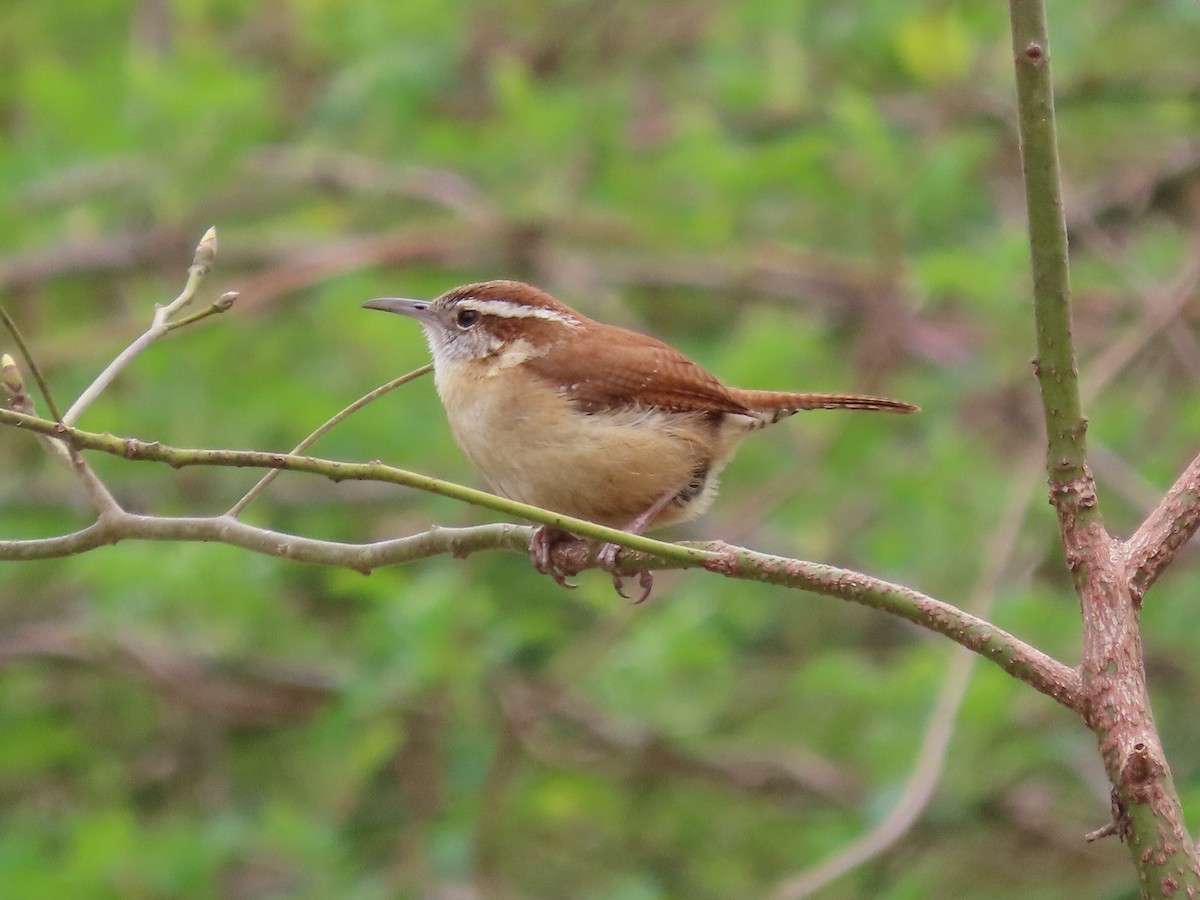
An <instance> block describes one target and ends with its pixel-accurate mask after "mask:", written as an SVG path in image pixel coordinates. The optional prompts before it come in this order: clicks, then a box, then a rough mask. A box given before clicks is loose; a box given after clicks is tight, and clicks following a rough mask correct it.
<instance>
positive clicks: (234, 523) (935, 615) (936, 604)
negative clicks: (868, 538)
mask: <svg viewBox="0 0 1200 900" xmlns="http://www.w3.org/2000/svg"><path fill="white" fill-rule="evenodd" d="M0 424H8V425H17V426H20V427H23V428H26V429H28V430H30V431H33V432H35V433H38V434H46V435H50V436H53V437H55V438H58V439H59V440H62V441H65V442H67V443H69V444H71V445H72V446H74V447H76V448H77V449H81V450H82V449H88V450H101V451H104V452H106V453H111V454H113V455H115V456H123V457H125V458H127V459H134V460H147V461H157V462H165V463H167V464H169V465H171V466H174V467H183V466H235V467H246V468H266V469H289V470H292V471H297V472H308V473H310V474H316V475H323V476H325V477H327V478H330V479H333V480H334V481H344V480H351V479H353V480H364V481H382V482H386V483H390V484H399V485H403V486H406V487H412V488H416V489H418V490H422V491H426V492H429V493H433V494H438V495H441V496H444V497H450V498H452V499H455V500H461V501H463V502H465V503H471V504H473V505H475V506H482V507H484V508H485V509H492V510H496V511H498V512H502V513H506V514H508V515H513V516H518V517H520V518H523V519H527V520H529V521H533V522H539V523H541V524H543V525H550V526H552V527H555V528H559V529H561V530H563V531H567V532H569V533H571V534H576V535H579V536H580V537H584V538H588V539H591V540H597V541H610V542H612V543H614V544H617V545H619V546H622V547H626V548H628V549H630V550H635V551H639V553H640V554H642V555H641V556H640V557H639V556H632V557H631V559H629V560H628V561H627V562H625V563H624V565H625V566H627V567H632V568H638V567H641V568H646V567H650V568H664V567H672V568H681V567H682V568H688V567H700V566H702V567H704V568H706V569H710V570H711V571H715V572H719V573H721V574H723V575H726V576H728V577H732V578H742V579H747V580H754V581H764V582H769V583H772V584H779V585H783V586H785V587H791V588H798V589H801V590H806V591H812V592H814V593H818V594H824V595H826V596H830V597H838V598H841V599H845V600H853V601H854V602H856V603H862V604H864V605H866V606H870V607H873V608H875V609H881V610H884V611H886V612H890V613H892V614H893V615H897V616H900V617H902V618H905V619H907V620H909V621H910V622H914V623H915V624H918V625H921V626H922V627H924V628H927V629H929V630H931V631H937V632H939V633H941V634H944V635H946V636H947V637H949V638H951V639H952V640H954V641H955V642H957V643H959V644H962V645H963V646H964V647H967V648H968V649H970V650H973V651H974V652H976V653H979V654H980V655H982V656H984V657H986V658H987V659H990V660H992V661H993V662H995V663H996V664H997V665H999V666H1000V667H1001V668H1003V669H1004V670H1005V671H1007V672H1009V673H1010V674H1012V675H1014V676H1015V677H1017V678H1019V679H1021V680H1022V681H1025V682H1026V683H1027V684H1030V685H1032V686H1033V687H1034V688H1036V689H1037V690H1039V691H1041V692H1042V693H1044V694H1046V695H1047V696H1049V697H1051V698H1053V699H1054V700H1057V701H1058V702H1059V703H1061V704H1063V705H1064V706H1066V707H1068V708H1069V709H1072V710H1075V711H1076V712H1081V711H1082V706H1081V701H1080V693H1079V679H1078V673H1076V672H1075V671H1074V670H1073V669H1071V668H1069V667H1067V666H1066V665H1064V664H1063V663H1061V662H1058V661H1057V660H1055V659H1052V658H1051V657H1049V656H1047V655H1046V654H1044V653H1042V652H1041V651H1039V650H1036V649H1034V648H1033V647H1031V646H1029V645H1028V644H1026V643H1025V642H1023V641H1021V640H1019V639H1018V638H1016V637H1014V636H1013V635H1011V634H1009V633H1008V632H1006V631H1004V630H1002V629H1000V628H997V627H996V626H994V625H992V624H991V623H989V622H986V621H984V620H983V619H980V618H978V617H976V616H972V615H970V614H969V613H965V612H963V611H962V610H960V609H957V608H956V607H954V606H952V605H951V604H949V603H945V602H943V601H940V600H935V599H934V598H932V597H928V596H926V595H925V594H922V593H920V592H919V591H914V590H911V589H910V588H905V587H902V586H900V585H896V584H891V583H889V582H886V581H882V580H880V579H878V578H872V577H870V576H868V575H863V574H861V573H858V572H851V571H848V570H845V569H838V568H836V567H834V566H826V565H820V564H817V563H809V562H804V561H801V560H795V559H787V558H784V557H777V556H769V555H767V554H762V553H755V552H753V551H750V550H746V549H743V548H740V547H733V546H730V545H728V544H721V543H716V544H708V545H704V546H694V545H687V544H671V543H667V542H665V541H658V540H654V539H652V538H647V537H645V536H642V535H634V534H629V533H626V532H623V531H618V530H617V529H615V528H607V527H605V526H602V525H597V524H595V523H593V522H586V521H584V520H582V519H573V518H571V517H570V516H563V515H560V514H558V513H554V512H551V511H549V510H544V509H539V508H537V507H535V506H529V505H527V504H524V503H517V502H515V501H512V500H507V499H505V498H503V497H497V496H496V495H494V494H489V493H487V492H485V491H479V490H474V489H473V488H468V487H464V486H462V485H457V484H452V483H450V482H446V481H441V480H439V479H437V478H431V477H430V476H428V475H420V474H418V473H416V472H409V471H406V470H404V469H397V468H395V467H393V466H386V465H384V464H383V463H380V462H371V463H345V462H339V461H336V460H326V459H318V458H315V457H309V456H292V455H289V454H286V453H268V452H263V451H254V450H188V449H178V448H174V447H167V446H165V445H163V444H159V443H157V442H154V443H146V442H144V441H139V440H135V439H133V438H119V437H115V436H113V435H111V434H96V433H94V432H88V431H82V430H80V429H78V428H71V427H68V426H65V425H60V424H58V423H57V422H51V421H48V420H46V419H39V418H37V417H36V416H27V415H22V414H20V413H16V412H12V411H9V410H2V409H0ZM163 523H170V524H163ZM442 531H444V530H442ZM437 534H438V531H434V532H430V533H427V534H426V535H423V536H417V537H415V538H402V539H400V540H401V541H414V542H417V543H418V544H419V542H420V541H433V542H436V541H437V540H439V538H438V537H437ZM126 537H140V538H143V539H148V540H181V539H187V540H216V541H223V542H227V543H236V544H238V545H239V546H245V547H247V548H248V549H252V550H256V551H258V552H262V553H269V554H272V555H275V556H284V557H288V558H292V559H305V560H306V561H309V562H318V563H323V564H326V565H338V566H344V567H346V568H350V569H355V570H358V571H363V572H368V571H370V570H371V569H372V568H375V567H376V566H378V565H382V564H384V563H383V562H382V561H381V560H380V557H379V554H380V553H382V552H383V551H382V550H381V549H380V545H347V544H337V543H333V542H325V541H314V540H312V539H309V538H292V537H291V536H287V539H281V538H283V537H284V536H281V535H279V534H277V533H273V532H268V531H266V530H264V529H256V528H254V527H252V526H249V525H246V524H244V523H242V522H239V521H238V520H236V519H233V518H232V517H230V516H218V517H216V518H210V519H165V520H164V519H158V518H155V517H151V516H135V515H133V514H131V513H116V514H113V515H109V516H106V517H104V518H102V520H101V521H99V522H97V523H95V524H94V525H92V526H90V527H89V528H86V529H84V530H82V531H79V532H75V533H74V534H72V535H67V536H64V537H61V538H50V539H46V540H42V541H6V542H0V559H33V558H47V557H50V556H59V555H64V554H66V553H68V552H80V551H81V550H84V549H90V548H91V547H95V546H101V545H103V544H111V543H115V542H116V541H118V540H121V539H123V538H126ZM503 537H504V539H505V540H506V541H509V542H511V541H512V534H511V533H504V534H503ZM497 539H498V538H497ZM525 546H526V547H527V546H528V544H527V543H526V544H525ZM412 549H413V548H412V546H411V545H408V546H404V545H399V546H398V545H396V544H391V545H390V546H389V547H388V551H389V552H393V553H395V552H400V553H404V552H410V551H412ZM448 549H450V550H451V552H455V553H459V554H461V553H463V552H469V551H467V550H465V549H464V548H463V547H462V546H458V547H449V548H448ZM480 549H482V548H480ZM425 555H428V554H425ZM592 555H593V553H592V550H591V548H588V547H586V546H583V545H580V544H578V543H577V544H574V545H568V547H567V548H565V549H564V550H563V551H560V552H559V554H558V557H557V561H558V562H559V563H561V566H562V568H563V570H564V571H566V572H568V573H573V572H578V571H581V570H583V569H584V568H587V567H589V566H591V565H594V561H593V560H592Z"/></svg>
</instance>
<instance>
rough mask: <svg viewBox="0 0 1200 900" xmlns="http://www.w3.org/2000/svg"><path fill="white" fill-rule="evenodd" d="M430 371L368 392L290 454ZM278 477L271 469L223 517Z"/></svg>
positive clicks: (423, 369)
mask: <svg viewBox="0 0 1200 900" xmlns="http://www.w3.org/2000/svg"><path fill="white" fill-rule="evenodd" d="M432 371H433V363H426V364H425V365H423V366H421V367H420V368H418V369H413V370H412V371H411V372H409V373H408V374H407V375H401V376H400V377H399V378H396V379H393V380H392V381H389V382H388V383H387V384H381V385H380V386H379V387H377V388H375V390H373V391H368V392H367V393H366V394H363V395H362V396H361V397H359V398H358V399H357V400H355V401H354V402H353V403H351V404H350V405H349V406H347V407H346V408H345V409H343V410H342V411H341V412H339V413H337V415H335V416H332V417H331V418H329V419H327V420H325V422H323V423H322V424H321V425H320V426H319V427H318V428H317V429H316V430H315V431H313V433H312V434H310V435H309V436H308V437H306V438H305V439H304V440H302V441H301V442H300V443H298V444H297V445H296V446H295V447H293V448H292V454H293V455H295V454H297V453H303V452H304V451H305V450H307V449H308V448H309V447H311V446H312V445H313V444H315V443H316V442H317V441H318V440H319V439H320V438H321V437H322V436H324V435H325V434H328V433H329V431H330V430H331V429H332V428H334V427H336V426H337V425H338V424H339V423H341V422H343V421H345V420H346V418H347V417H349V416H351V415H353V414H354V413H356V412H358V411H359V410H360V409H362V408H363V407H364V406H366V405H367V404H368V403H370V402H372V401H373V400H378V399H379V398H380V397H382V396H383V395H384V394H386V393H388V392H389V391H392V390H395V389H396V388H398V387H400V386H401V385H404V384H408V383H409V382H410V381H413V380H414V379H417V378H420V377H421V376H422V375H428V374H429V373H430V372H432ZM278 476H279V470H278V469H273V470H272V471H270V472H268V473H267V474H266V475H264V476H263V477H262V478H260V479H259V481H258V483H257V484H255V485H254V487H252V488H250V490H248V491H247V492H246V495H245V496H244V497H242V499H241V500H239V501H238V502H237V503H235V504H234V505H233V506H232V507H231V508H230V510H229V512H227V513H226V514H225V515H227V516H231V517H232V518H235V519H236V518H237V517H238V516H240V515H241V514H242V511H243V510H245V508H246V507H247V506H249V505H250V503H251V502H252V501H253V500H254V498H255V497H257V496H258V495H259V494H261V493H262V492H263V491H264V490H266V487H267V485H269V484H270V483H271V482H272V481H274V480H275V479H276V478H277V477H278Z"/></svg>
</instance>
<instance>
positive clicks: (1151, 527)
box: [1125, 456, 1200, 602]
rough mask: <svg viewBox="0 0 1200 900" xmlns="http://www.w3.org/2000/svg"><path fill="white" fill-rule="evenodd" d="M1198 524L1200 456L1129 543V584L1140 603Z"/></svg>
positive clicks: (1126, 548) (1199, 523)
mask: <svg viewBox="0 0 1200 900" xmlns="http://www.w3.org/2000/svg"><path fill="white" fill-rule="evenodd" d="M1197 527H1200V456H1197V457H1196V458H1195V459H1193V460H1192V462H1191V464H1190V465H1188V467H1187V468H1186V469H1184V470H1183V474H1182V475H1180V476H1179V478H1178V480H1176V482H1175V484H1174V485H1173V486H1172V487H1171V490H1170V491H1169V492H1168V493H1167V496H1166V497H1164V498H1163V500H1162V502H1161V503H1160V504H1159V505H1158V506H1157V507H1156V508H1155V510H1154V511H1153V512H1152V513H1150V515H1149V516H1147V517H1146V521H1144V522H1143V523H1142V524H1141V526H1140V527H1139V528H1138V530H1137V531H1136V532H1134V534H1133V536H1132V537H1131V538H1130V539H1129V540H1128V541H1126V543H1125V552H1126V554H1127V555H1128V559H1129V562H1128V571H1129V584H1130V588H1131V590H1132V591H1133V594H1134V597H1135V599H1136V600H1137V601H1138V602H1141V598H1142V597H1143V596H1144V595H1145V593H1146V591H1147V590H1148V589H1149V587H1150V585H1152V584H1154V581H1155V579H1157V578H1158V576H1159V573H1160V572H1162V570H1163V569H1164V568H1166V567H1167V566H1168V565H1170V563H1171V560H1173V559H1174V558H1175V554H1176V553H1178V552H1179V548H1180V547H1182V546H1183V545H1184V544H1186V543H1187V542H1188V540H1189V539H1190V538H1191V537H1192V535H1193V534H1195V533H1196V529H1197Z"/></svg>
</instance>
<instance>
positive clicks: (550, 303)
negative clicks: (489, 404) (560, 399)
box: [363, 281, 585, 366]
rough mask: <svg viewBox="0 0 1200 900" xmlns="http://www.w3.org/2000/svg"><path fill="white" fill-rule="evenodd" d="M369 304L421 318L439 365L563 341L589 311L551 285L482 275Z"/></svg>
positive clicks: (365, 305)
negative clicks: (430, 293) (426, 294)
mask: <svg viewBox="0 0 1200 900" xmlns="http://www.w3.org/2000/svg"><path fill="white" fill-rule="evenodd" d="M363 307H364V308H365V309H381V310H383V311H385V312H394V313H399V314H401V315H405V316H411V317H412V318H414V319H416V320H417V321H418V322H420V323H421V327H422V328H423V329H424V330H425V338H426V340H427V341H428V342H429V349H430V350H431V351H432V353H433V358H434V363H435V364H436V365H439V366H440V365H445V364H448V363H453V362H457V361H465V360H470V359H484V358H487V357H491V356H495V355H497V354H499V353H503V352H504V351H505V350H506V349H509V348H523V349H524V350H525V353H526V354H527V353H528V352H529V351H530V350H535V349H536V348H537V347H539V346H540V345H543V344H545V343H549V342H553V341H557V340H559V339H561V336H562V335H563V334H564V329H568V330H573V329H575V328H577V327H578V326H580V325H581V324H582V323H583V322H584V321H585V319H584V317H583V316H581V315H580V314H579V313H577V312H575V311H574V310H573V309H571V308H570V307H569V306H567V305H565V304H563V303H559V302H558V301H557V300H555V299H554V298H553V297H551V296H550V295H549V294H547V293H546V292H545V291H541V290H538V289H537V288H535V287H532V286H530V285H528V284H525V283H523V282H520V281H482V282H479V283H477V284H464V285H462V286H461V287H456V288H454V289H453V290H449V291H447V292H446V293H444V294H442V296H440V297H438V298H437V299H436V300H410V299H406V298H403V297H380V298H378V299H376V300H369V301H367V302H366V303H364V304H363Z"/></svg>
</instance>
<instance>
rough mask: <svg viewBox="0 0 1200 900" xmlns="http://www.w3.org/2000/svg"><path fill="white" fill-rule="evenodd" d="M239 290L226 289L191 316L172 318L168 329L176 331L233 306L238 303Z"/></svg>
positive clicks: (168, 323)
mask: <svg viewBox="0 0 1200 900" xmlns="http://www.w3.org/2000/svg"><path fill="white" fill-rule="evenodd" d="M237 299H238V292H237V291H226V292H225V293H224V294H222V295H221V296H220V297H218V298H217V299H216V300H214V301H213V302H212V303H210V304H209V305H208V306H206V307H204V309H202V310H200V311H198V312H194V313H192V314H191V315H190V316H184V317H183V318H182V319H172V320H171V321H169V322H167V331H174V330H175V329H177V328H183V327H184V326H185V325H191V324H192V323H193V322H199V321H200V320H201V319H207V318H208V317H209V316H215V315H218V314H219V313H223V312H226V311H228V310H229V309H230V308H232V306H233V304H235V303H237Z"/></svg>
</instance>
